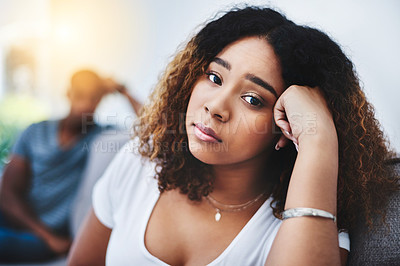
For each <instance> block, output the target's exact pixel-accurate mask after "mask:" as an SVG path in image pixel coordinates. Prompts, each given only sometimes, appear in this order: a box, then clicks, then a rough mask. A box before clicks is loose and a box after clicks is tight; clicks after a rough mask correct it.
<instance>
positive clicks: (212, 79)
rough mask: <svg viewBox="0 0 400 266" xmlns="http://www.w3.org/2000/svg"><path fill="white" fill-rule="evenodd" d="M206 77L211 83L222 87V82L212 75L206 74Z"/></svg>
mask: <svg viewBox="0 0 400 266" xmlns="http://www.w3.org/2000/svg"><path fill="white" fill-rule="evenodd" d="M206 75H207V76H208V79H209V80H211V82H213V83H215V84H217V85H219V86H221V85H222V80H221V79H220V78H219V77H218V76H217V75H215V74H214V73H206Z"/></svg>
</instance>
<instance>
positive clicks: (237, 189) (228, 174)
mask: <svg viewBox="0 0 400 266" xmlns="http://www.w3.org/2000/svg"><path fill="white" fill-rule="evenodd" d="M266 162H268V156H267V155H261V156H258V157H255V158H253V159H251V160H248V161H245V162H241V163H236V164H230V165H214V166H213V170H214V175H215V181H214V189H213V192H212V193H211V195H212V197H213V198H215V199H216V200H218V201H220V202H222V203H225V204H241V203H244V202H247V201H249V200H252V199H254V198H256V197H257V196H259V195H260V194H261V193H266V194H268V195H269V194H270V192H271V191H272V183H273V182H272V180H271V178H269V177H270V174H269V172H270V169H271V167H268V165H267V164H266Z"/></svg>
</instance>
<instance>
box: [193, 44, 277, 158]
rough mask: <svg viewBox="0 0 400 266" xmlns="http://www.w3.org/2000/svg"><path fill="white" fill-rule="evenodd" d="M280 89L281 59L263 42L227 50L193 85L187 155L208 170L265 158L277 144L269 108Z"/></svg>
mask: <svg viewBox="0 0 400 266" xmlns="http://www.w3.org/2000/svg"><path fill="white" fill-rule="evenodd" d="M283 90H284V82H283V79H282V74H281V68H280V64H279V60H278V58H277V56H276V55H275V53H274V51H273V48H272V47H271V46H270V45H269V44H268V42H267V41H266V40H265V39H262V38H259V37H246V38H243V39H241V40H238V41H236V42H234V43H232V44H230V45H228V46H227V47H225V48H224V49H223V50H222V51H221V52H220V53H219V54H218V55H217V56H216V57H215V58H214V60H213V61H212V62H211V63H210V65H209V66H208V69H207V71H206V73H205V74H204V75H202V76H201V77H200V78H199V79H198V80H197V82H196V83H195V85H194V88H193V91H192V94H191V97H190V100H189V105H188V108H187V114H186V131H187V134H188V140H189V149H190V152H191V153H192V154H193V156H194V157H196V158H197V159H199V160H200V161H202V162H204V163H207V164H212V165H221V164H224V165H226V164H234V163H240V162H245V161H248V160H252V159H255V158H257V157H259V156H262V155H268V154H269V153H270V152H272V151H273V149H274V146H275V143H274V142H275V141H277V140H278V139H277V136H278V134H277V133H278V131H277V129H276V127H275V126H274V120H273V106H274V104H275V102H276V100H277V98H278V97H279V96H280V95H281V94H282V92H283Z"/></svg>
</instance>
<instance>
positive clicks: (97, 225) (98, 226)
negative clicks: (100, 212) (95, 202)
mask: <svg viewBox="0 0 400 266" xmlns="http://www.w3.org/2000/svg"><path fill="white" fill-rule="evenodd" d="M111 231H112V230H111V229H110V228H108V227H106V226H104V225H103V224H102V223H101V222H100V221H99V220H98V219H97V217H96V215H95V213H94V211H93V209H91V210H90V213H89V215H88V216H87V217H86V220H85V222H84V225H83V226H82V227H81V229H80V231H79V233H78V237H77V238H76V239H75V240H74V243H73V244H72V248H71V252H70V254H69V257H68V265H88V266H90V265H96V266H97V265H105V257H106V251H107V245H108V240H109V239H110V235H111Z"/></svg>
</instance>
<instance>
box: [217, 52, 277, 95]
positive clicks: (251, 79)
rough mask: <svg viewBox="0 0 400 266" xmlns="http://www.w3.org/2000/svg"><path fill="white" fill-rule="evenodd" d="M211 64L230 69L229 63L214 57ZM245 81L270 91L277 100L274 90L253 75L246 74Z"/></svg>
mask: <svg viewBox="0 0 400 266" xmlns="http://www.w3.org/2000/svg"><path fill="white" fill-rule="evenodd" d="M211 62H215V63H217V64H218V65H220V66H222V67H224V68H226V69H227V70H229V71H230V70H231V69H232V66H231V64H229V62H227V61H225V60H224V59H222V58H219V57H215V58H214V59H213V60H212V61H211ZM246 79H247V80H249V81H251V82H253V83H255V84H257V85H259V86H261V87H263V88H264V89H266V90H268V91H270V92H271V93H272V94H273V95H274V96H275V97H276V98H278V93H276V90H275V89H274V88H273V87H272V86H271V85H270V84H269V83H268V82H266V81H264V80H262V79H261V78H259V77H257V76H256V75H253V74H247V75H246Z"/></svg>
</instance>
